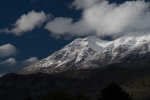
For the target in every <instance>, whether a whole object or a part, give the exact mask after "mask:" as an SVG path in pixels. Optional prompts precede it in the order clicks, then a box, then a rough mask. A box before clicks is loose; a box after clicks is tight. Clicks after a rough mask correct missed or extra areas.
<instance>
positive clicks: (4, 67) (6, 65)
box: [0, 57, 39, 76]
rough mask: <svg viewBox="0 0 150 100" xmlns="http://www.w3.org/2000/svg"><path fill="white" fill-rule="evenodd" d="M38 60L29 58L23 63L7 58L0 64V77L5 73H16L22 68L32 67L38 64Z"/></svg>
mask: <svg viewBox="0 0 150 100" xmlns="http://www.w3.org/2000/svg"><path fill="white" fill-rule="evenodd" d="M38 61H39V59H38V58H37V57H31V58H29V59H27V60H24V61H16V59H15V58H9V59H7V60H6V61H1V62H0V76H2V75H4V74H7V73H16V72H18V71H19V70H21V69H22V68H24V67H27V66H29V65H32V64H34V63H36V62H38Z"/></svg>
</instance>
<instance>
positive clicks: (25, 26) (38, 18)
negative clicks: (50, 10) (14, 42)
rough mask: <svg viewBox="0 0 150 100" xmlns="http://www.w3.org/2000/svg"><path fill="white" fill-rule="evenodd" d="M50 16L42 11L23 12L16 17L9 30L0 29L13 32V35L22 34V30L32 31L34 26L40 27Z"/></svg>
mask: <svg viewBox="0 0 150 100" xmlns="http://www.w3.org/2000/svg"><path fill="white" fill-rule="evenodd" d="M50 17H51V15H50V14H48V15H46V14H45V13H44V12H43V11H41V12H35V11H34V10H33V11H30V12H29V13H28V14H23V15H22V16H21V17H20V19H18V20H17V21H16V22H15V24H13V28H12V29H11V30H9V29H8V28H6V29H1V30H0V32H1V33H2V32H3V33H13V34H15V35H17V36H18V35H22V34H23V33H24V32H28V31H32V30H33V29H34V28H37V27H40V26H41V25H42V24H43V23H44V22H45V21H47V20H49V19H50Z"/></svg>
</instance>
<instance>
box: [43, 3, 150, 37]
mask: <svg viewBox="0 0 150 100" xmlns="http://www.w3.org/2000/svg"><path fill="white" fill-rule="evenodd" d="M71 6H73V7H75V8H76V9H77V10H79V9H82V10H83V12H82V16H81V18H80V20H79V21H77V22H73V19H72V18H63V17H59V18H54V19H53V20H51V21H49V22H48V23H47V25H46V26H45V29H47V30H49V31H50V32H52V35H56V36H61V35H65V34H69V35H71V36H85V35H89V34H95V35H98V36H100V37H105V36H111V37H113V38H117V37H119V36H122V35H124V34H127V33H130V32H135V31H140V32H141V33H142V32H143V31H149V32H150V2H146V1H144V0H138V1H126V2H124V3H123V4H116V3H111V4H110V3H109V2H108V1H104V0H103V1H101V0H75V1H74V2H73V3H72V5H71Z"/></svg>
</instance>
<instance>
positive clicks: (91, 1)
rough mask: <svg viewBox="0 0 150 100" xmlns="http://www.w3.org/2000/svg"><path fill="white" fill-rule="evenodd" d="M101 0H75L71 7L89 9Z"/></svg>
mask: <svg viewBox="0 0 150 100" xmlns="http://www.w3.org/2000/svg"><path fill="white" fill-rule="evenodd" d="M100 1H101V0H75V1H74V2H73V3H72V4H71V7H75V8H76V9H77V10H79V9H87V8H91V7H92V6H93V5H95V4H97V3H99V2H100Z"/></svg>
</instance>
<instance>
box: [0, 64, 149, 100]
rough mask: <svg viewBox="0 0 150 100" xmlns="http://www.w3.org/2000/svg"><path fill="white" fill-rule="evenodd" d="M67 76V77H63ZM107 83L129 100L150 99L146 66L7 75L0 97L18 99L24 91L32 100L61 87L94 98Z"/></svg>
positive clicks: (38, 99) (22, 96) (5, 99)
mask: <svg viewBox="0 0 150 100" xmlns="http://www.w3.org/2000/svg"><path fill="white" fill-rule="evenodd" d="M67 76H69V77H67ZM111 82H116V83H118V84H119V85H120V86H121V87H122V88H123V89H125V90H126V91H127V92H129V94H130V95H131V97H132V98H133V100H149V99H150V94H149V91H150V69H130V70H129V69H121V68H117V67H114V66H113V65H112V66H110V67H109V68H103V69H95V70H94V69H93V70H90V69H87V70H85V69H84V70H74V71H65V72H63V73H60V74H54V75H50V74H42V73H37V74H30V75H17V74H9V75H5V76H3V77H1V78H0V94H1V95H0V98H1V99H2V100H21V99H22V98H24V97H25V96H26V95H27V94H28V93H30V94H31V97H32V98H34V100H40V99H41V97H42V95H43V94H46V93H47V92H49V91H53V90H57V89H65V90H67V91H69V92H70V93H71V94H73V95H75V94H78V93H82V94H84V95H86V96H88V97H90V98H91V100H97V97H98V96H99V95H100V91H101V90H102V88H104V87H105V86H106V85H108V84H109V83H111Z"/></svg>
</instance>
